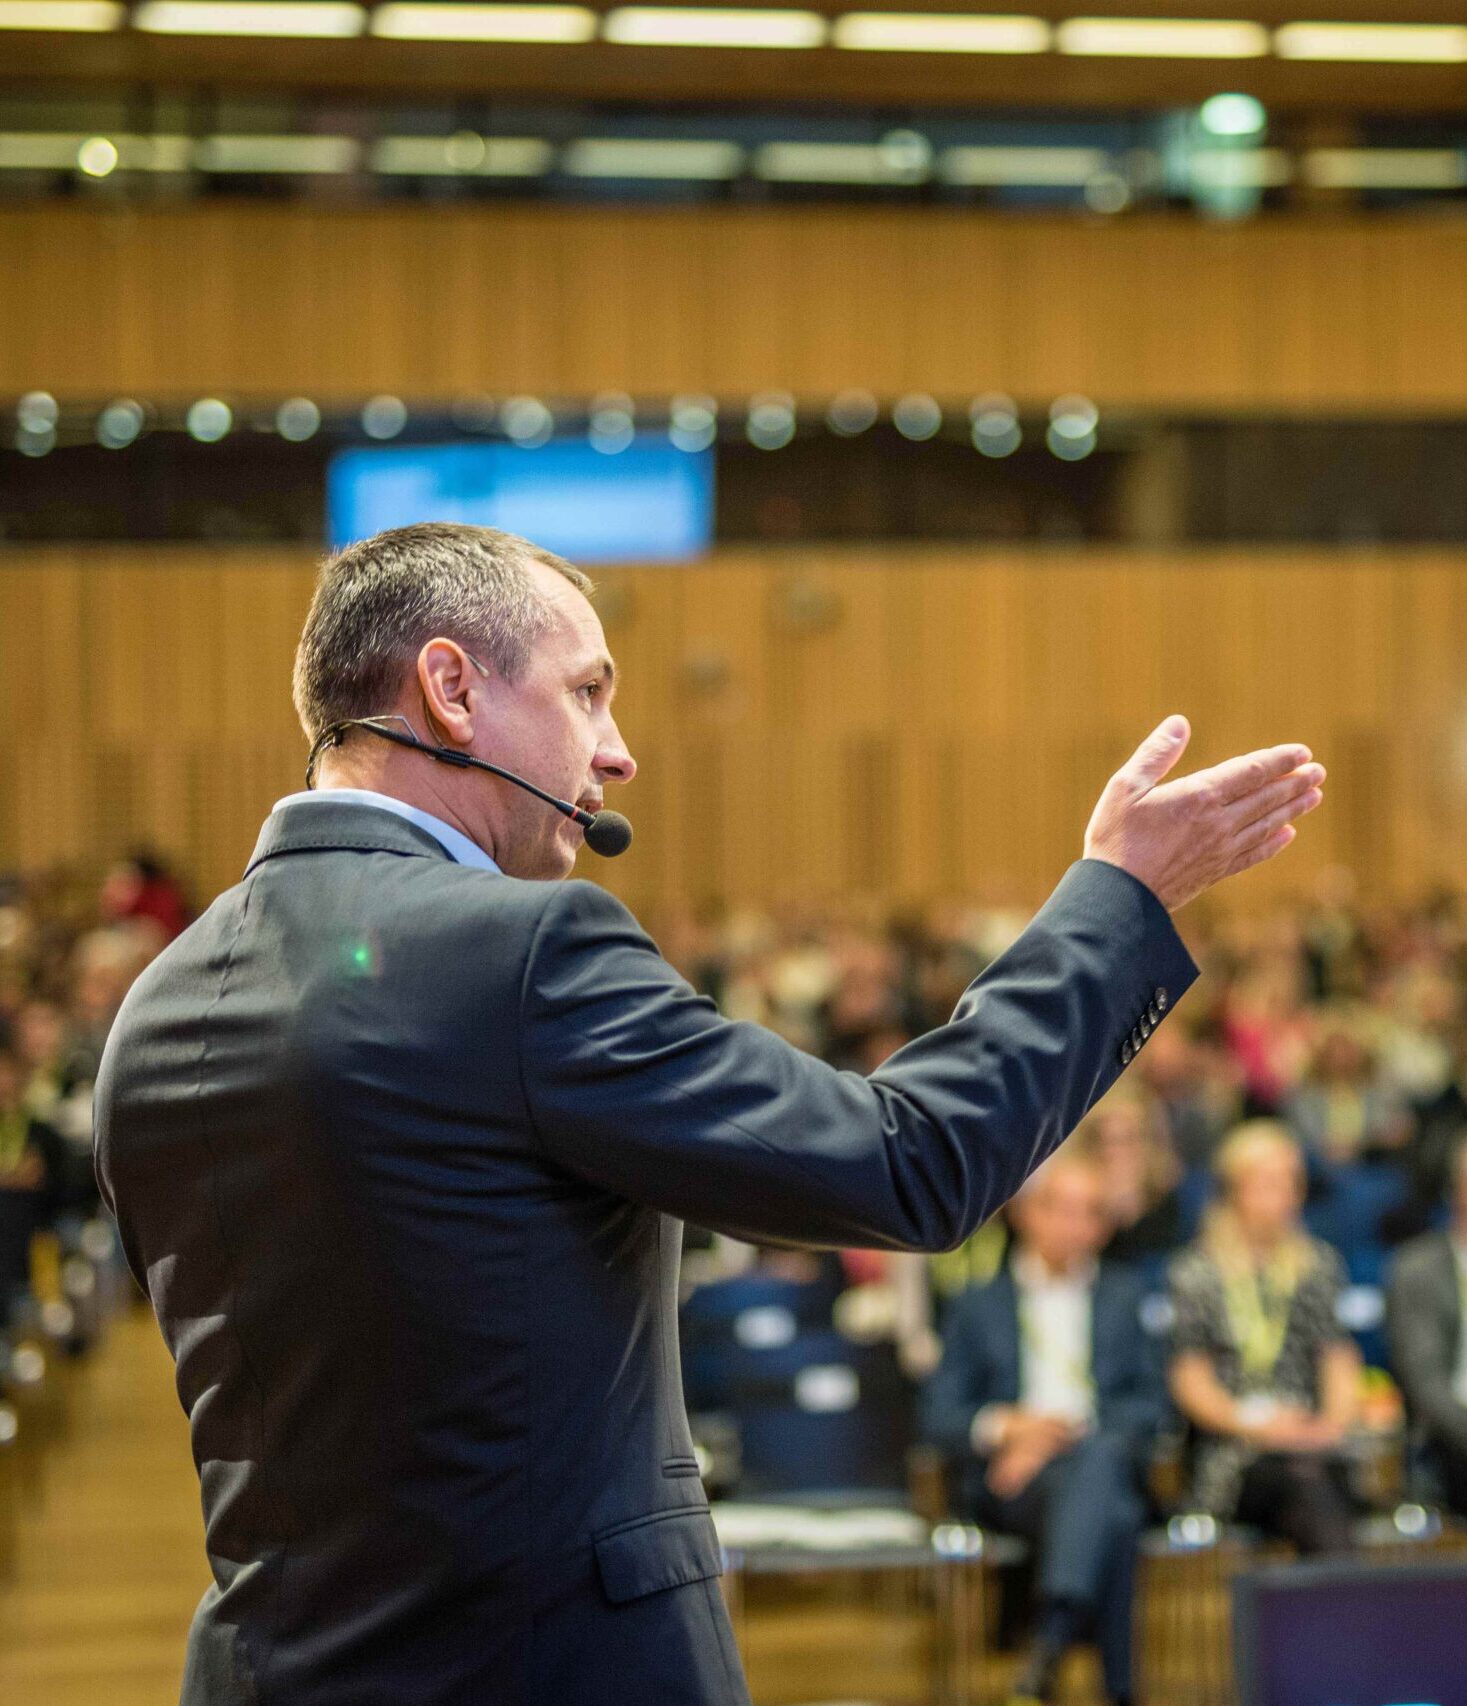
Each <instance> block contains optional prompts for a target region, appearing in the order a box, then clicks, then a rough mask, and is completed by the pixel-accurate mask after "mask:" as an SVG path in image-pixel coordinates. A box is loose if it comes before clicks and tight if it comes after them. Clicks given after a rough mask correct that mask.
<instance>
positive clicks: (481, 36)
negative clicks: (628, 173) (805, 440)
mask: <svg viewBox="0 0 1467 1706" xmlns="http://www.w3.org/2000/svg"><path fill="white" fill-rule="evenodd" d="M124 23H131V25H132V27H133V28H134V29H136V30H142V31H146V32H149V33H153V34H164V35H235V36H277V37H282V36H291V37H327V38H345V37H352V36H358V35H361V34H363V33H366V32H370V33H371V34H373V35H376V36H381V37H387V38H392V39H396V40H406V41H481V42H557V43H578V42H587V41H590V40H592V39H593V38H596V37H598V36H599V38H600V39H601V40H602V41H606V42H613V43H619V44H623V45H627V46H636V47H700V48H710V47H714V48H716V47H728V48H766V49H786V50H799V49H808V48H817V47H825V46H833V47H837V48H845V49H850V50H857V51H860V50H864V51H868V52H909V53H1007V54H1033V53H1048V52H1051V51H1057V52H1059V53H1067V54H1087V55H1107V56H1121V57H1127V58H1132V57H1159V58H1168V59H1173V58H1185V59H1191V58H1201V59H1257V58H1262V57H1264V56H1266V55H1268V54H1270V53H1273V54H1275V55H1277V56H1278V57H1279V58H1280V59H1293V60H1352V61H1375V62H1395V63H1437V64H1463V63H1467V25H1456V24H1389V23H1379V24H1374V23H1329V22H1321V23H1303V22H1301V23H1290V24H1283V25H1281V26H1279V27H1278V28H1276V29H1272V30H1270V29H1269V28H1268V27H1267V26H1265V25H1264V24H1261V23H1257V22H1254V21H1252V20H1248V19H1217V18H1087V17H1077V18H1069V19H1066V20H1065V21H1064V22H1062V23H1059V24H1052V23H1050V22H1049V20H1047V19H1045V18H1038V17H1030V16H1018V15H1012V14H993V13H976V12H971V13H964V12H931V13H908V12H875V11H872V12H855V11H853V12H846V13H844V14H842V15H841V16H839V17H835V18H828V17H826V16H824V15H822V14H821V13H819V12H812V11H805V10H798V9H794V8H763V7H760V8H754V7H736V6H616V7H613V8H612V9H611V10H610V11H608V12H605V13H601V12H597V11H595V10H593V9H592V8H590V7H588V6H574V5H570V6H567V5H553V4H548V5H499V4H483V5H481V4H474V3H472V0H463V3H459V0H448V3H443V0H440V3H435V4H427V3H419V0H408V3H402V4H398V3H383V4H379V5H376V6H373V7H371V8H368V7H367V6H366V5H363V4H358V3H356V0H139V3H138V4H136V5H134V6H133V7H132V9H131V11H129V10H128V8H127V6H126V5H124V4H123V3H122V0H0V28H6V27H8V28H12V29H31V30H35V29H51V30H58V29H59V30H90V31H107V30H115V29H119V28H121V27H122V26H123V24H124Z"/></svg>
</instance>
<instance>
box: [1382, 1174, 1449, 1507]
mask: <svg viewBox="0 0 1467 1706" xmlns="http://www.w3.org/2000/svg"><path fill="white" fill-rule="evenodd" d="M1451 1184H1452V1196H1451V1207H1452V1220H1451V1225H1450V1226H1449V1227H1448V1228H1447V1230H1446V1231H1443V1232H1426V1233H1423V1234H1422V1235H1421V1237H1419V1238H1414V1239H1412V1241H1411V1242H1410V1243H1409V1244H1406V1245H1403V1246H1402V1248H1401V1251H1400V1253H1399V1255H1398V1256H1397V1257H1396V1260H1395V1264H1394V1266H1393V1267H1392V1269H1391V1274H1390V1280H1389V1283H1388V1285H1387V1289H1386V1331H1387V1334H1388V1335H1389V1339H1390V1348H1391V1364H1392V1367H1393V1369H1394V1371H1395V1375H1396V1379H1397V1380H1398V1381H1399V1382H1400V1385H1401V1391H1402V1392H1403V1394H1404V1395H1405V1399H1406V1410H1407V1414H1408V1416H1409V1418H1410V1422H1411V1429H1412V1434H1413V1437H1414V1441H1415V1444H1416V1446H1417V1448H1418V1449H1419V1450H1420V1451H1421V1452H1422V1454H1423V1456H1424V1458H1425V1460H1426V1466H1427V1468H1428V1469H1429V1470H1430V1471H1431V1472H1432V1473H1433V1474H1434V1475H1435V1476H1436V1477H1437V1478H1438V1479H1439V1481H1440V1484H1441V1489H1442V1492H1443V1493H1444V1494H1445V1496H1446V1500H1447V1503H1448V1504H1449V1505H1450V1506H1451V1507H1452V1509H1453V1510H1454V1511H1457V1512H1458V1513H1459V1514H1461V1515H1464V1516H1467V1308H1464V1304H1467V1141H1459V1143H1458V1145H1457V1149H1456V1152H1455V1154H1454V1156H1453V1160H1452V1167H1451Z"/></svg>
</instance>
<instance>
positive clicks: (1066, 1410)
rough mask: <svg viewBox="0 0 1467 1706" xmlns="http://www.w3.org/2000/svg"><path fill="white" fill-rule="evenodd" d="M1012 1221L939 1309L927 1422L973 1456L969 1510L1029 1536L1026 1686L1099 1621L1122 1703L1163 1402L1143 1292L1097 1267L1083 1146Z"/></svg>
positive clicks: (1092, 1181) (1040, 1182) (1027, 1689)
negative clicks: (990, 1273) (989, 1260)
mask: <svg viewBox="0 0 1467 1706" xmlns="http://www.w3.org/2000/svg"><path fill="white" fill-rule="evenodd" d="M1010 1217H1011V1219H1012V1221H1013V1226H1014V1236H1015V1244H1014V1248H1013V1254H1012V1258H1011V1260H1010V1262H1009V1264H1008V1266H1007V1267H1006V1268H1004V1269H1003V1270H1002V1271H1001V1272H1000V1273H999V1274H998V1275H997V1276H996V1277H995V1278H994V1279H993V1280H992V1281H991V1282H990V1283H989V1284H987V1285H984V1286H978V1287H974V1288H973V1289H971V1290H969V1291H968V1292H966V1293H965V1294H964V1295H963V1296H962V1297H960V1298H958V1299H957V1300H956V1301H955V1302H954V1303H953V1305H952V1307H951V1309H950V1310H949V1312H948V1315H947V1317H946V1322H945V1329H944V1335H943V1355H942V1362H941V1363H940V1365H939V1366H938V1369H937V1372H936V1373H935V1374H934V1375H933V1377H932V1380H931V1382H930V1383H929V1385H928V1387H927V1390H926V1393H925V1394H924V1419H925V1424H926V1431H927V1434H928V1437H929V1438H930V1439H931V1440H933V1442H934V1443H936V1444H938V1445H940V1446H942V1447H943V1448H944V1449H945V1450H946V1451H948V1452H949V1453H950V1454H952V1455H953V1456H954V1457H955V1458H957V1459H958V1460H959V1461H961V1462H962V1464H963V1466H964V1472H963V1484H962V1496H963V1501H964V1505H965V1507H966V1512H967V1514H968V1515H969V1516H970V1517H972V1518H974V1519H975V1520H976V1521H978V1522H980V1523H983V1524H986V1525H988V1526H989V1527H992V1528H995V1529H999V1530H1002V1531H1004V1532H1006V1533H1013V1534H1020V1535H1023V1536H1025V1537H1026V1538H1028V1539H1030V1540H1032V1541H1033V1542H1034V1545H1035V1548H1036V1553H1037V1566H1038V1576H1037V1581H1038V1592H1039V1607H1038V1625H1037V1634H1036V1641H1035V1647H1034V1652H1033V1654H1032V1655H1031V1657H1030V1659H1029V1662H1028V1663H1027V1665H1026V1667H1025V1670H1024V1673H1023V1677H1022V1680H1021V1681H1020V1682H1019V1684H1018V1687H1017V1697H1018V1698H1021V1699H1034V1700H1046V1699H1048V1698H1050V1691H1051V1689H1052V1688H1053V1685H1054V1679H1055V1673H1056V1671H1057V1669H1058V1666H1059V1663H1060V1660H1061V1659H1062V1658H1063V1656H1064V1654H1065V1651H1066V1650H1067V1649H1068V1648H1069V1647H1070V1646H1071V1645H1072V1644H1073V1643H1074V1642H1076V1641H1077V1640H1080V1639H1082V1638H1084V1637H1085V1636H1086V1635H1087V1634H1088V1633H1089V1632H1090V1630H1091V1628H1092V1627H1094V1629H1095V1633H1096V1635H1097V1636H1098V1639H1099V1643H1100V1649H1101V1659H1102V1663H1103V1666H1104V1671H1105V1686H1106V1690H1107V1692H1108V1694H1109V1696H1110V1698H1111V1700H1112V1701H1116V1702H1129V1701H1130V1700H1131V1698H1132V1692H1131V1599H1132V1587H1133V1583H1134V1576H1135V1551H1136V1537H1137V1535H1138V1533H1139V1532H1140V1529H1141V1525H1142V1523H1143V1521H1144V1519H1145V1505H1144V1502H1143V1500H1142V1497H1141V1493H1140V1491H1139V1484H1140V1477H1141V1474H1142V1471H1143V1467H1144V1464H1145V1462H1146V1460H1147V1457H1148V1455H1149V1451H1150V1447H1151V1443H1152V1440H1153V1438H1154V1436H1155V1434H1156V1431H1157V1429H1158V1427H1159V1425H1160V1423H1161V1420H1162V1416H1163V1412H1164V1409H1165V1397H1164V1394H1163V1390H1162V1384H1161V1376H1160V1369H1159V1366H1158V1363H1157V1359H1156V1357H1155V1355H1154V1353H1153V1350H1152V1347H1151V1344H1150V1341H1149V1340H1148V1338H1147V1335H1146V1333H1145V1330H1144V1329H1143V1328H1142V1326H1141V1321H1140V1313H1139V1311H1140V1305H1141V1289H1140V1285H1139V1283H1138V1281H1137V1280H1136V1279H1135V1278H1134V1276H1132V1275H1131V1274H1129V1273H1127V1272H1126V1271H1125V1270H1124V1269H1120V1268H1110V1267H1102V1266H1100V1265H1099V1263H1098V1260H1097V1258H1098V1255H1099V1251H1100V1248H1101V1246H1102V1245H1103V1244H1104V1242H1105V1239H1106V1236H1107V1232H1108V1230H1109V1228H1108V1226H1107V1223H1106V1219H1105V1212H1104V1208H1103V1198H1102V1181H1101V1177H1100V1174H1099V1172H1098V1170H1097V1169H1096V1167H1095V1165H1094V1163H1093V1161H1091V1160H1089V1159H1088V1158H1087V1157H1085V1156H1084V1155H1083V1154H1082V1153H1080V1152H1077V1151H1075V1150H1071V1149H1065V1150H1061V1151H1060V1152H1059V1154H1058V1155H1056V1156H1055V1157H1054V1158H1053V1159H1052V1160H1051V1161H1049V1162H1048V1163H1047V1164H1046V1165H1045V1166H1044V1167H1042V1168H1040V1170H1039V1171H1038V1172H1037V1173H1036V1174H1035V1175H1034V1176H1033V1178H1032V1179H1030V1181H1029V1183H1028V1184H1027V1185H1026V1186H1025V1187H1024V1189H1023V1191H1022V1192H1021V1193H1020V1195H1019V1196H1018V1197H1017V1198H1016V1199H1015V1201H1014V1202H1013V1203H1012V1204H1011V1206H1010Z"/></svg>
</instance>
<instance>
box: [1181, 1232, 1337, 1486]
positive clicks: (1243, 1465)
mask: <svg viewBox="0 0 1467 1706" xmlns="http://www.w3.org/2000/svg"><path fill="white" fill-rule="evenodd" d="M1309 1242H1310V1249H1311V1252H1312V1255H1313V1258H1314V1259H1313V1261H1312V1262H1311V1263H1310V1264H1309V1266H1308V1268H1307V1269H1306V1270H1305V1272H1304V1274H1303V1275H1302V1276H1301V1278H1300V1280H1299V1283H1298V1285H1297V1286H1296V1288H1295V1290H1294V1293H1293V1296H1292V1297H1291V1298H1290V1299H1289V1300H1288V1304H1287V1317H1286V1321H1285V1323H1284V1325H1283V1330H1282V1342H1281V1343H1279V1345H1278V1353H1277V1357H1276V1359H1274V1360H1273V1363H1272V1367H1271V1369H1270V1370H1268V1371H1267V1372H1265V1373H1254V1374H1249V1373H1248V1372H1246V1371H1245V1368H1244V1355H1243V1350H1242V1347H1241V1345H1240V1343H1239V1335H1238V1332H1237V1329H1236V1326H1235V1324H1234V1320H1233V1316H1234V1315H1235V1314H1236V1311H1235V1310H1234V1311H1230V1310H1229V1307H1228V1287H1227V1282H1226V1280H1225V1279H1224V1276H1223V1273H1222V1270H1221V1269H1220V1268H1219V1267H1218V1265H1217V1263H1216V1261H1214V1259H1213V1258H1212V1256H1210V1255H1209V1254H1208V1253H1207V1252H1206V1251H1205V1250H1202V1249H1201V1248H1198V1247H1195V1246H1194V1247H1193V1248H1192V1249H1189V1250H1184V1251H1182V1253H1181V1254H1180V1255H1179V1256H1178V1257H1177V1258H1176V1260H1175V1261H1174V1262H1173V1263H1172V1267H1171V1297H1172V1307H1173V1309H1174V1310H1175V1312H1176V1320H1175V1324H1174V1326H1173V1329H1172V1353H1173V1355H1175V1356H1180V1355H1182V1354H1183V1353H1185V1352H1187V1351H1200V1352H1202V1353H1203V1354H1204V1355H1205V1356H1206V1357H1207V1358H1208V1359H1209V1360H1210V1362H1211V1363H1212V1368H1213V1372H1214V1373H1215V1374H1216V1376H1217V1378H1218V1380H1219V1381H1220V1382H1221V1383H1222V1385H1223V1386H1224V1387H1225V1388H1226V1390H1227V1391H1228V1392H1229V1393H1230V1394H1231V1395H1232V1396H1233V1397H1234V1398H1247V1397H1249V1396H1264V1395H1266V1396H1268V1397H1272V1398H1276V1399H1279V1400H1281V1401H1282V1402H1284V1403H1286V1404H1301V1405H1304V1406H1307V1407H1308V1408H1309V1409H1311V1410H1313V1409H1317V1408H1318V1406H1319V1359H1320V1354H1321V1352H1322V1351H1323V1350H1324V1349H1325V1347H1326V1346H1329V1345H1333V1344H1339V1343H1348V1342H1349V1335H1348V1334H1347V1333H1346V1332H1345V1330H1344V1329H1343V1328H1342V1327H1341V1326H1340V1325H1339V1322H1338V1319H1337V1317H1336V1308H1337V1306H1338V1303H1339V1299H1340V1293H1341V1292H1342V1291H1343V1290H1344V1287H1345V1269H1344V1264H1343V1263H1342V1262H1341V1261H1340V1258H1339V1257H1338V1256H1337V1255H1336V1254H1335V1252H1334V1251H1333V1250H1332V1249H1331V1248H1330V1247H1329V1245H1328V1244H1321V1243H1320V1242H1318V1240H1316V1239H1310V1241H1309ZM1257 1456H1258V1450H1257V1448H1256V1447H1255V1446H1251V1445H1249V1444H1247V1443H1246V1442H1245V1441H1243V1440H1240V1439H1235V1438H1232V1437H1230V1436H1225V1435H1219V1434H1205V1435H1203V1436H1202V1437H1201V1440H1200V1443H1199V1445H1198V1447H1197V1453H1196V1457H1195V1460H1194V1464H1193V1481H1192V1497H1193V1500H1194V1502H1195V1504H1196V1507H1197V1508H1198V1509H1199V1510H1206V1511H1210V1512H1211V1513H1212V1514H1213V1515H1214V1516H1217V1517H1222V1518H1228V1517H1231V1516H1233V1515H1234V1514H1235V1512H1236V1510H1237V1505H1238V1495H1239V1493H1240V1491H1241V1490H1242V1485H1243V1476H1244V1474H1245V1473H1246V1472H1247V1470H1248V1467H1249V1465H1250V1464H1252V1463H1253V1461H1254V1460H1255V1458H1256V1457H1257Z"/></svg>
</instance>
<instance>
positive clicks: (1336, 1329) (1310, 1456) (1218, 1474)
mask: <svg viewBox="0 0 1467 1706" xmlns="http://www.w3.org/2000/svg"><path fill="white" fill-rule="evenodd" d="M1217 1173H1218V1183H1219V1193H1220V1194H1219V1199H1218V1201H1217V1202H1215V1203H1214V1205H1213V1206H1212V1207H1211V1208H1210V1209H1209V1211H1208V1216H1207V1219H1206V1221H1205V1222H1204V1225H1203V1230H1202V1234H1201V1237H1200V1238H1199V1240H1198V1242H1197V1244H1196V1245H1195V1246H1194V1247H1193V1248H1192V1249H1190V1250H1187V1251H1184V1252H1183V1253H1182V1255H1180V1256H1179V1257H1177V1259H1176V1261H1175V1262H1174V1263H1173V1266H1172V1288H1171V1289H1172V1303H1173V1307H1174V1309H1175V1317H1176V1320H1175V1328H1174V1338H1173V1355H1172V1364H1171V1390H1172V1396H1173V1398H1174V1399H1175V1400H1176V1403H1177V1407H1178V1409H1180V1410H1181V1412H1182V1414H1183V1415H1184V1416H1185V1417H1186V1418H1187V1420H1188V1421H1189V1422H1191V1423H1192V1425H1193V1426H1194V1427H1195V1428H1196V1429H1197V1431H1198V1433H1199V1435H1200V1436H1201V1438H1200V1442H1199V1444H1198V1447H1197V1452H1196V1458H1195V1477H1194V1497H1195V1500H1196V1502H1197V1504H1198V1506H1199V1507H1200V1508H1202V1509H1204V1510H1208V1511H1210V1512H1212V1514H1213V1515H1214V1516H1218V1517H1222V1518H1225V1519H1231V1518H1237V1520H1239V1521H1241V1522H1244V1523H1248V1524H1250V1525H1252V1526H1253V1527H1256V1528H1261V1529H1264V1530H1265V1531H1267V1532H1268V1533H1270V1534H1276V1535H1279V1536H1281V1537H1282V1538H1283V1539H1286V1540H1289V1541H1291V1542H1292V1543H1293V1544H1294V1545H1295V1546H1297V1547H1298V1548H1299V1550H1300V1551H1301V1552H1311V1553H1312V1552H1333V1551H1342V1550H1344V1549H1346V1548H1347V1547H1348V1546H1349V1544H1350V1530H1351V1521H1352V1517H1353V1509H1352V1504H1351V1499H1350V1495H1349V1489H1348V1485H1347V1482H1346V1477H1345V1471H1344V1464H1343V1461H1342V1458H1341V1455H1340V1448H1341V1447H1342V1445H1343V1443H1344V1440H1345V1436H1346V1435H1347V1433H1348V1432H1349V1430H1350V1428H1351V1426H1352V1425H1353V1423H1354V1421H1355V1417H1356V1410H1357V1405H1358V1401H1359V1387H1360V1354H1359V1352H1358V1351H1357V1350H1356V1348H1355V1346H1354V1343H1353V1342H1352V1341H1351V1339H1350V1338H1349V1337H1348V1335H1347V1334H1346V1333H1345V1331H1344V1330H1343V1328H1341V1327H1340V1325H1339V1323H1338V1321H1337V1319H1336V1306H1337V1304H1338V1301H1339V1296H1340V1293H1341V1291H1342V1290H1343V1288H1344V1283H1345V1274H1344V1267H1343V1264H1342V1263H1341V1261H1340V1259H1339V1257H1338V1256H1337V1255H1336V1254H1335V1252H1334V1251H1333V1250H1332V1249H1330V1248H1329V1246H1328V1245H1326V1244H1321V1243H1319V1242H1318V1241H1317V1240H1315V1239H1313V1238H1310V1237H1309V1236H1308V1234H1307V1233H1305V1232H1304V1230H1303V1229H1302V1227H1301V1225H1300V1222H1299V1213H1300V1209H1301V1208H1302V1206H1303V1202H1304V1189H1305V1175H1304V1157H1303V1154H1302V1152H1301V1151H1300V1149H1299V1146H1298V1144H1297V1143H1295V1142H1294V1140H1293V1138H1292V1137H1290V1135H1289V1133H1288V1132H1287V1131H1286V1130H1285V1128H1284V1127H1283V1126H1281V1125H1278V1124H1277V1123H1275V1122H1274V1121H1271V1120H1253V1121H1249V1122H1248V1123H1247V1124H1245V1125H1242V1126H1239V1127H1238V1129H1237V1130H1236V1131H1235V1132H1234V1133H1233V1134H1232V1135H1231V1136H1230V1137H1229V1138H1228V1140H1227V1141H1226V1142H1225V1143H1224V1144H1223V1146H1222V1148H1221V1149H1220V1150H1219V1151H1218V1156H1217Z"/></svg>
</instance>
